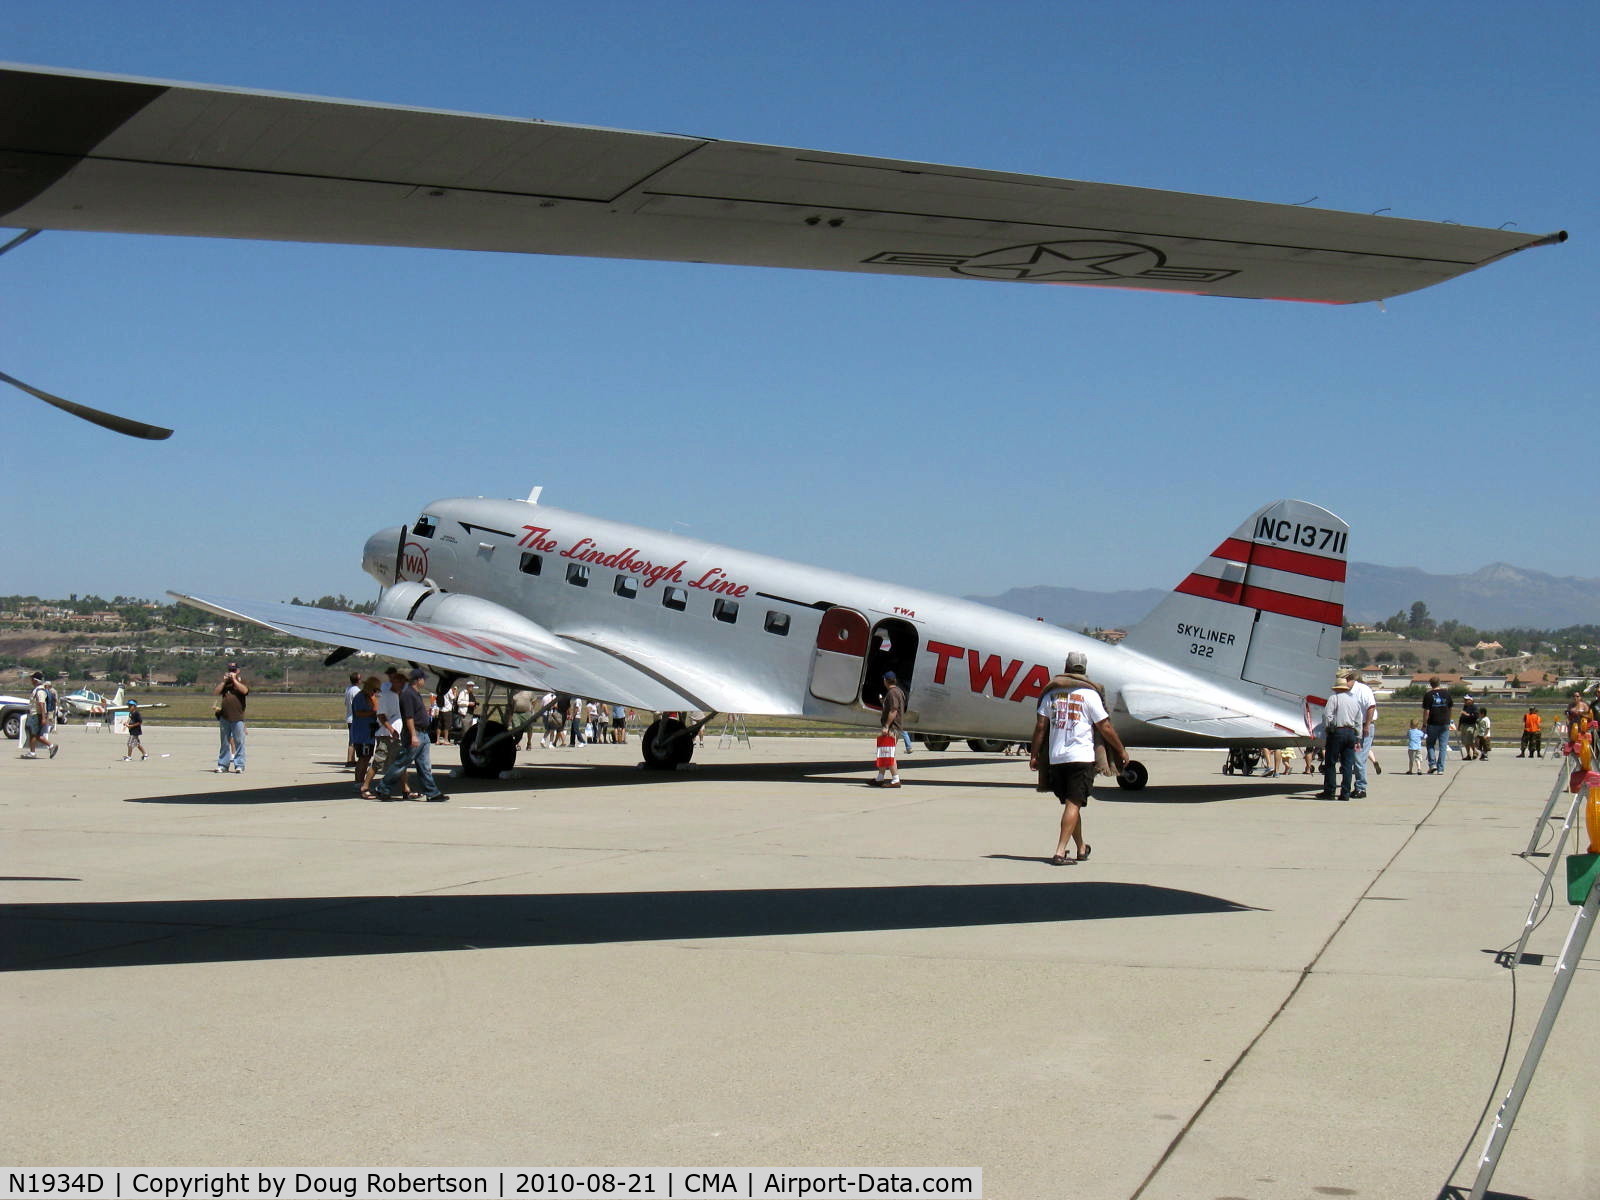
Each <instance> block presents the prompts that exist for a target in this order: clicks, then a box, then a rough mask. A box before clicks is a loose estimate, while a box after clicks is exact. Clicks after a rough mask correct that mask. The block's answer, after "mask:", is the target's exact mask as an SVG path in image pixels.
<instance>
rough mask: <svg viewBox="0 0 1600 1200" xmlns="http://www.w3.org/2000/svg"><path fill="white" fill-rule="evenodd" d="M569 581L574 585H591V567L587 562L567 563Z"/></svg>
mask: <svg viewBox="0 0 1600 1200" xmlns="http://www.w3.org/2000/svg"><path fill="white" fill-rule="evenodd" d="M567 582H568V583H570V584H571V585H572V586H573V587H588V586H589V567H588V565H587V564H585V563H568V564H567Z"/></svg>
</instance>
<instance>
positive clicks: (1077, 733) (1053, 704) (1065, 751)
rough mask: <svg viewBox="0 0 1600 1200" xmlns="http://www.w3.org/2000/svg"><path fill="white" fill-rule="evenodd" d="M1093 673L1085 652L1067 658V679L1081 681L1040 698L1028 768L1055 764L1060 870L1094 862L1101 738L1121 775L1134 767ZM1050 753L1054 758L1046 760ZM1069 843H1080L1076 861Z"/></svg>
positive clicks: (1052, 783) (1051, 781)
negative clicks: (1093, 805) (1094, 794)
mask: <svg viewBox="0 0 1600 1200" xmlns="http://www.w3.org/2000/svg"><path fill="white" fill-rule="evenodd" d="M1088 667H1089V660H1088V658H1087V657H1086V656H1085V655H1084V654H1082V653H1081V652H1080V651H1077V650H1074V651H1073V652H1072V653H1071V654H1069V655H1067V670H1066V673H1067V675H1069V676H1074V677H1075V678H1074V679H1072V680H1070V681H1067V682H1065V684H1064V685H1063V686H1052V687H1051V688H1050V690H1048V691H1047V692H1045V694H1044V695H1043V696H1042V697H1040V699H1039V710H1038V717H1037V719H1036V720H1035V721H1034V723H1033V745H1032V752H1031V754H1030V756H1029V758H1028V766H1029V767H1031V768H1032V769H1034V770H1038V768H1039V763H1040V761H1041V759H1043V760H1044V761H1046V762H1048V763H1049V764H1050V771H1049V784H1050V790H1051V791H1052V792H1054V793H1055V797H1056V799H1057V800H1059V801H1061V805H1062V811H1061V836H1060V838H1059V839H1058V840H1057V842H1056V852H1055V854H1054V855H1053V856H1052V857H1051V859H1050V864H1051V865H1052V866H1056V867H1061V866H1065V865H1067V864H1068V863H1070V862H1074V861H1077V862H1082V861H1083V860H1084V859H1086V858H1088V857H1089V850H1090V846H1089V843H1087V842H1086V841H1084V840H1083V806H1084V805H1086V804H1088V803H1089V789H1090V788H1091V787H1092V786H1093V785H1094V769H1095V767H1094V742H1095V737H1096V736H1098V737H1099V738H1100V740H1101V741H1103V742H1104V743H1105V746H1106V750H1107V752H1108V753H1109V754H1111V755H1112V756H1113V761H1114V762H1115V763H1116V764H1117V767H1118V769H1119V770H1120V769H1121V768H1123V767H1126V766H1127V765H1128V751H1127V750H1126V748H1124V746H1123V745H1122V739H1121V738H1119V737H1118V736H1117V731H1116V730H1115V729H1113V728H1112V727H1111V717H1110V715H1109V714H1108V713H1107V712H1106V705H1105V701H1104V700H1103V699H1101V697H1100V692H1099V690H1098V689H1097V688H1096V687H1095V686H1094V685H1093V684H1092V683H1090V682H1089V681H1088V679H1087V678H1085V677H1084V672H1085V671H1086V670H1088ZM1047 742H1048V745H1047ZM1046 752H1048V754H1049V757H1048V758H1044V755H1045V754H1046ZM1069 842H1076V843H1077V847H1078V857H1077V858H1076V859H1075V860H1074V859H1071V858H1068V857H1067V844H1068V843H1069Z"/></svg>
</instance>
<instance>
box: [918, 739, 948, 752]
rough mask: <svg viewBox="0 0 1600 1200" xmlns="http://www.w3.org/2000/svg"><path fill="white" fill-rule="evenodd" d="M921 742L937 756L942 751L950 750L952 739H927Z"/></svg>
mask: <svg viewBox="0 0 1600 1200" xmlns="http://www.w3.org/2000/svg"><path fill="white" fill-rule="evenodd" d="M921 740H922V744H923V745H924V746H926V747H927V748H928V749H929V750H932V751H933V752H934V753H936V754H937V753H938V752H939V751H941V750H948V749H950V739H949V738H947V737H925V738H923V739H921Z"/></svg>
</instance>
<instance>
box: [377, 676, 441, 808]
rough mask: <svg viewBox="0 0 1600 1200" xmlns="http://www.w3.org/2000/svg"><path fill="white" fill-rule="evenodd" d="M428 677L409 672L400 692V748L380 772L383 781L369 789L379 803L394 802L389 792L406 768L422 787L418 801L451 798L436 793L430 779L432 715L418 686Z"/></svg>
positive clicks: (436, 788) (431, 769)
mask: <svg viewBox="0 0 1600 1200" xmlns="http://www.w3.org/2000/svg"><path fill="white" fill-rule="evenodd" d="M427 678H428V673H427V672H426V671H424V670H422V668H420V667H418V668H417V669H416V670H414V671H412V672H411V683H410V685H409V686H407V687H406V689H405V690H404V691H403V692H401V693H400V728H401V732H400V743H401V749H400V753H399V755H398V756H397V757H396V758H395V760H394V761H393V762H392V763H390V764H389V769H388V770H387V771H385V772H384V773H383V778H382V779H381V780H379V781H378V783H377V785H376V786H374V787H373V789H372V793H373V795H375V796H377V797H378V799H380V800H394V799H396V797H395V796H393V795H391V794H390V791H389V789H390V788H392V787H393V786H394V784H395V781H396V780H398V779H399V778H400V776H401V775H402V774H403V773H404V772H405V770H406V768H408V767H410V768H412V769H413V770H415V771H416V773H417V782H418V784H420V785H421V787H422V791H421V794H420V795H419V797H418V798H419V799H422V800H430V801H433V802H435V803H437V802H439V801H443V800H448V799H450V797H449V796H446V795H445V794H444V793H443V792H441V791H440V790H439V785H438V784H437V783H435V782H434V779H433V758H432V749H431V743H430V742H429V741H428V722H429V720H430V719H431V716H432V714H431V713H430V712H429V704H428V697H427V696H426V695H424V694H423V691H422V687H421V685H422V683H424V682H425V681H426V680H427Z"/></svg>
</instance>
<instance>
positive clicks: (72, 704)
mask: <svg viewBox="0 0 1600 1200" xmlns="http://www.w3.org/2000/svg"><path fill="white" fill-rule="evenodd" d="M124 689H125V685H123V684H120V683H119V684H117V692H116V695H114V696H111V697H109V698H108V697H105V696H102V695H101V694H100V693H99V692H95V691H91V690H90V689H89V688H86V687H83V688H79V689H78V690H77V691H75V692H72V693H69V694H68V695H65V696H63V697H61V700H60V703H59V705H58V706H57V714H56V715H57V719H58V720H62V721H65V720H66V719H67V718H68V717H73V716H78V717H103V716H105V715H106V714H107V713H111V712H117V711H118V710H120V709H124V708H127V707H128V701H127V699H126V697H125V696H124V694H123V693H124ZM139 707H140V708H166V707H167V706H166V705H165V704H164V703H156V704H147V703H145V702H144V701H142V700H141V701H139Z"/></svg>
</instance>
